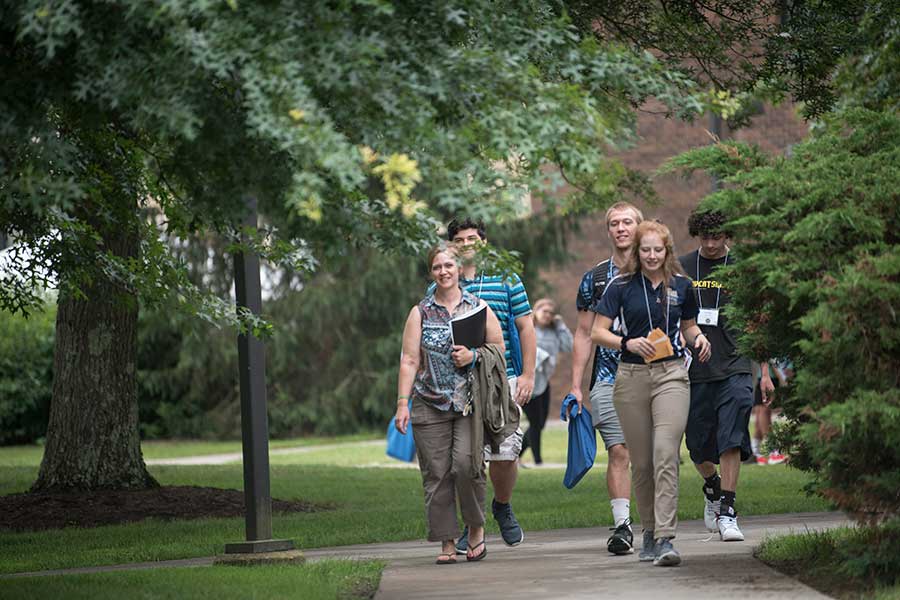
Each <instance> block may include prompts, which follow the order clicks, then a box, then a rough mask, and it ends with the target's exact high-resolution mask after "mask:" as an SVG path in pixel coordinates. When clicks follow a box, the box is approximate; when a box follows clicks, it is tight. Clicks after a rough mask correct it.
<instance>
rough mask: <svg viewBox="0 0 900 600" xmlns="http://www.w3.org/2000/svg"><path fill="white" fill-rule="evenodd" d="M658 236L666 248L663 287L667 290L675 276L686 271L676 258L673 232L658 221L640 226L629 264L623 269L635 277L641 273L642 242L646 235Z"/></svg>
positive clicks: (635, 236)
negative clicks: (653, 234)
mask: <svg viewBox="0 0 900 600" xmlns="http://www.w3.org/2000/svg"><path fill="white" fill-rule="evenodd" d="M650 233H655V234H657V235H658V236H659V237H660V239H661V240H662V242H663V245H664V246H665V247H666V259H665V260H664V261H663V265H662V272H663V285H664V286H666V290H668V288H669V281H670V280H671V279H672V278H673V277H675V275H684V274H685V273H684V269H682V268H681V263H679V262H678V259H676V258H675V246H674V244H673V243H672V232H671V231H669V228H668V227H666V226H665V225H663V224H662V223H660V222H658V221H644V222H643V223H641V224H640V225H638V228H637V231H635V233H634V243H633V244H632V245H631V254H629V255H628V262H626V263H625V268H623V269H622V273H623V274H629V275H635V274H637V273H639V272H640V271H641V240H642V239H643V238H644V236H645V235H647V234H650Z"/></svg>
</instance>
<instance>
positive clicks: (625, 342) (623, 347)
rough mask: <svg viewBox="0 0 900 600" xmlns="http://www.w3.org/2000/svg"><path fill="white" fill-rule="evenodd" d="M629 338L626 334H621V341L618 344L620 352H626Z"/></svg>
mask: <svg viewBox="0 0 900 600" xmlns="http://www.w3.org/2000/svg"><path fill="white" fill-rule="evenodd" d="M630 339H632V338H631V336H627V335H623V336H622V343H621V345H620V346H619V349H620V350H622V352H628V340H630Z"/></svg>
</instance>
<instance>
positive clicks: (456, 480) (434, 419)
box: [410, 399, 487, 542]
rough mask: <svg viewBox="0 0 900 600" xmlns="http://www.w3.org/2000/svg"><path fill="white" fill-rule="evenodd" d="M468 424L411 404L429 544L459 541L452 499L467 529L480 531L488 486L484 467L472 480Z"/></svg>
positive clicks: (457, 417) (450, 414)
mask: <svg viewBox="0 0 900 600" xmlns="http://www.w3.org/2000/svg"><path fill="white" fill-rule="evenodd" d="M472 418H473V417H472V416H471V415H469V416H466V417H464V416H462V415H461V414H460V413H456V412H452V411H448V412H442V411H439V410H437V409H435V408H433V407H431V406H429V405H427V404H426V403H424V402H422V401H420V400H418V399H417V400H414V401H413V405H412V411H411V413H410V420H411V422H412V426H413V428H412V430H413V438H414V439H415V441H416V454H417V455H418V458H419V470H420V471H421V472H422V487H423V488H425V520H426V521H427V523H428V541H429V542H440V541H443V540H451V539H456V538H457V537H459V534H460V527H459V523H458V522H457V520H456V499H457V497H458V498H459V507H460V512H461V513H462V519H463V522H464V523H465V524H466V525H468V526H469V527H481V526H483V525H484V499H485V488H486V485H487V481H486V479H485V476H484V462H483V461H482V463H481V469H480V470H479V472H478V474H477V476H476V477H472V474H471V465H472Z"/></svg>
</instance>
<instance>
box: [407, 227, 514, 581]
mask: <svg viewBox="0 0 900 600" xmlns="http://www.w3.org/2000/svg"><path fill="white" fill-rule="evenodd" d="M428 266H429V268H430V270H431V277H432V279H434V282H435V288H434V292H433V293H430V294H428V295H426V296H425V298H423V299H422V301H421V302H419V303H418V304H417V305H416V306H413V307H412V310H410V311H409V317H408V318H407V319H406V327H405V328H404V330H403V354H402V356H401V358H400V374H399V377H398V386H397V387H398V392H397V414H396V419H395V423H396V426H397V429H398V430H399V431H401V432H402V433H406V428H407V426H408V424H409V423H410V421H412V423H413V424H414V425H415V427H413V436H414V438H415V441H416V453H417V454H418V458H419V469H420V470H421V472H422V485H423V487H424V488H425V514H426V517H427V521H428V541H430V542H441V545H442V548H441V554H440V555H438V558H437V564H439V565H450V564H454V563H455V562H456V548H455V546H454V544H455V541H456V538H457V537H458V535H459V523H458V522H457V520H456V501H457V497H458V498H459V504H460V512H461V513H462V518H463V521H464V523H465V524H466V526H467V527H468V528H469V542H468V550H467V552H466V560H469V561H476V560H481V559H482V558H484V557H485V555H486V553H487V552H486V550H485V547H484V499H485V486H486V479H485V475H484V461H483V460H481V461H477V460H476V461H473V455H472V452H473V450H472V443H473V440H472V432H473V429H472V425H473V424H472V419H473V418H474V417H473V416H472V414H471V413H469V412H466V411H465V410H464V409H465V401H466V371H467V370H468V369H471V368H472V367H474V365H475V363H476V361H477V360H478V349H477V348H466V347H465V346H453V345H452V342H451V339H450V320H451V319H452V318H454V317H458V316H460V315H463V314H465V313H467V312H469V311H471V310H473V309H475V308H476V307H478V306H479V305H481V304H484V301H483V300H480V299H478V298H477V297H475V296H474V295H473V294H470V293H469V292H466V291H464V290H463V289H462V288H461V287H460V285H459V273H460V263H459V258H458V256H457V253H456V249H455V248H454V247H453V246H451V245H449V244H446V243H444V244H441V245H439V246H438V247H436V248H435V249H433V250H432V251H431V252H430V253H429V254H428ZM485 310H487V339H486V341H485V344H497V345H499V346H500V347H501V348H502V347H503V333H502V332H501V330H500V323H499V321H498V320H497V317H496V316H495V315H494V313H493V312H492V311H491V309H490V307H486V308H485ZM410 398H412V409H411V410H410V409H409V408H408V401H409V399H410ZM473 463H475V464H480V468H479V469H478V470H477V472H472V471H473V467H472V465H473Z"/></svg>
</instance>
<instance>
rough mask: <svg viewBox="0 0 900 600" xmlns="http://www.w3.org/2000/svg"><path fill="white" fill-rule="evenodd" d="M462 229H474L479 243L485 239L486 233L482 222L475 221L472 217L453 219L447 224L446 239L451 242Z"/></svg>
mask: <svg viewBox="0 0 900 600" xmlns="http://www.w3.org/2000/svg"><path fill="white" fill-rule="evenodd" d="M463 229H475V230H477V231H478V237H480V238H481V241H484V240H485V239H487V231H486V230H485V227H484V222H483V221H476V220H474V219H473V218H472V217H462V218H454V219H453V220H451V221H450V222H449V223H447V239H448V240H450V241H451V242H452V241H453V238H454V237H456V234H457V233H459V232H460V231H462V230H463Z"/></svg>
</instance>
